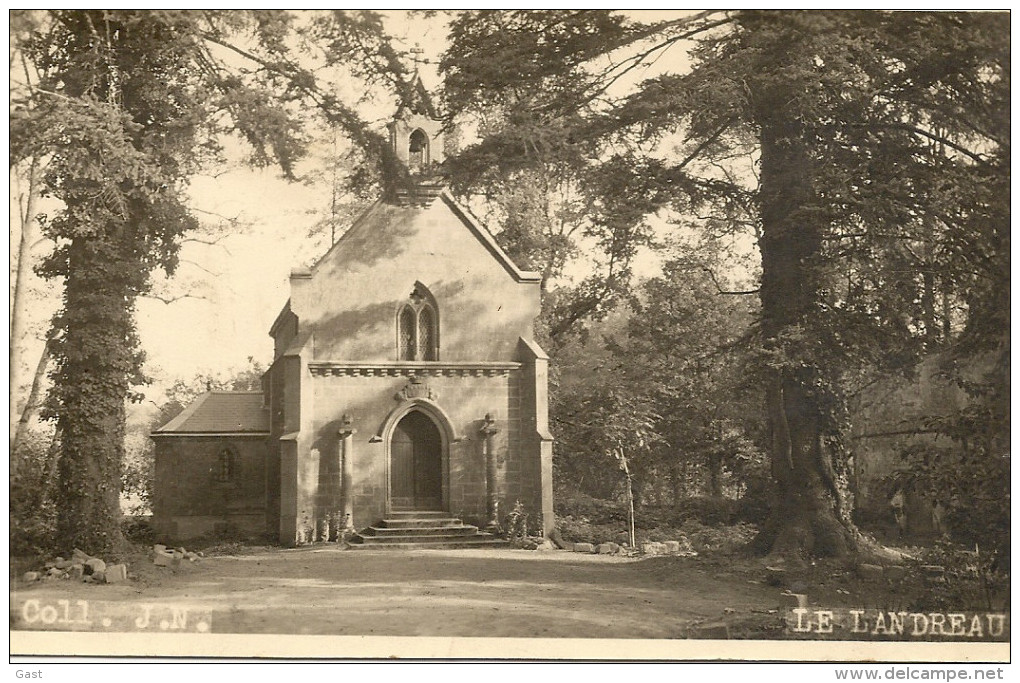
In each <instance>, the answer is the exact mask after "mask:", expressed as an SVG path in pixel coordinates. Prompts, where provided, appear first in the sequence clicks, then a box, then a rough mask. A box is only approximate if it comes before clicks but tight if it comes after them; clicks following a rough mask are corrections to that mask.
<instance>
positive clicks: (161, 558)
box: [152, 553, 174, 567]
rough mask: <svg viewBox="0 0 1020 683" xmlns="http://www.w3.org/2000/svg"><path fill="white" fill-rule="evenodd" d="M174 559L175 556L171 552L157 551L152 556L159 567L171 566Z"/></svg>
mask: <svg viewBox="0 0 1020 683" xmlns="http://www.w3.org/2000/svg"><path fill="white" fill-rule="evenodd" d="M173 561H174V556H173V555H171V554H170V553H156V555H155V556H154V557H153V558H152V562H153V564H155V565H156V566H157V567H169V566H170V565H171V564H173Z"/></svg>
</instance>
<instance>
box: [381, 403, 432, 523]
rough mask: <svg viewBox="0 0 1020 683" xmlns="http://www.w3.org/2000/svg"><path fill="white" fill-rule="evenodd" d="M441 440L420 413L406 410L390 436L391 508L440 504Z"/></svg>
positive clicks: (404, 508)
mask: <svg viewBox="0 0 1020 683" xmlns="http://www.w3.org/2000/svg"><path fill="white" fill-rule="evenodd" d="M442 450H443V442H442V438H441V437H440V435H439V429H438V428H436V425H435V423H433V422H432V420H431V419H429V417H428V416H427V415H425V414H423V413H419V412H412V413H408V414H407V415H406V416H405V417H404V418H403V419H401V420H400V422H398V423H397V426H396V428H394V430H393V436H392V438H391V440H390V506H391V507H392V508H393V509H394V510H439V509H441V508H442V504H443V500H442V498H443V487H442V481H443V479H442V478H443V458H442Z"/></svg>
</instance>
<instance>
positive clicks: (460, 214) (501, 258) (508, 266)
mask: <svg viewBox="0 0 1020 683" xmlns="http://www.w3.org/2000/svg"><path fill="white" fill-rule="evenodd" d="M433 201H442V202H443V203H444V204H445V205H446V206H447V207H448V208H449V209H450V211H451V212H452V213H453V214H454V215H455V216H456V217H457V218H458V219H459V220H460V222H461V223H462V224H463V225H464V226H465V227H467V228H468V230H469V232H470V233H471V234H472V235H473V236H474V237H475V239H477V240H478V241H479V242H480V243H481V244H482V246H484V247H485V248H486V249H487V250H488V251H489V253H490V254H491V255H492V257H493V258H495V259H496V261H497V262H498V263H499V264H500V265H501V266H503V268H504V269H505V270H506V271H507V272H508V273H509V274H510V275H511V276H512V277H513V279H514V280H515V281H517V282H541V281H542V274H541V273H538V272H534V271H530V270H521V269H520V268H518V267H517V265H516V264H515V263H514V262H513V261H512V260H511V259H510V256H509V255H508V254H507V253H506V252H505V251H503V248H502V247H500V246H499V244H498V243H497V242H496V239H495V238H494V237H493V236H492V233H490V232H489V231H488V229H486V228H485V226H483V225H482V224H481V223H480V222H479V221H478V219H476V218H475V217H474V216H472V215H471V212H470V211H469V210H468V209H467V208H466V207H464V206H461V205H460V204H459V203H457V200H456V199H454V198H453V195H451V194H450V192H449V191H448V190H446V189H443V190H442V192H440V193H439V195H438V197H437V198H436V199H435V200H433ZM395 206H398V205H396V204H394V203H393V202H391V201H387V200H383V199H380V200H378V201H377V202H375V204H373V205H372V206H371V207H369V209H368V210H367V211H365V213H363V214H361V216H360V217H359V218H358V219H357V220H356V221H354V224H353V225H351V227H350V228H349V229H348V230H347V231H346V232H344V234H343V235H341V236H340V239H338V240H337V241H336V242H335V243H334V244H333V246H332V247H330V248H329V250H328V251H327V252H326V253H325V254H323V255H322V257H321V258H320V259H319V260H318V261H317V262H316V263H315V265H314V266H312V271H313V272H314V271H315V270H316V269H318V268H319V266H320V265H321V264H323V263H325V262H326V260H327V259H328V258H329V256H330V254H332V253H333V251H334V250H335V249H339V248H341V245H343V244H344V243H345V242H346V241H347V240H348V239H349V238H350V236H351V235H353V234H355V232H356V231H357V230H358V229H359V228H362V227H371V226H372V225H373V224H375V223H379V224H382V223H384V222H386V221H389V220H392V216H391V215H388V214H387V213H386V211H387V210H388V209H389V210H392V208H393V207H395ZM398 208H399V210H403V211H408V212H411V211H416V210H418V211H420V210H424V208H425V207H408V206H399V207H398ZM281 315H282V312H281Z"/></svg>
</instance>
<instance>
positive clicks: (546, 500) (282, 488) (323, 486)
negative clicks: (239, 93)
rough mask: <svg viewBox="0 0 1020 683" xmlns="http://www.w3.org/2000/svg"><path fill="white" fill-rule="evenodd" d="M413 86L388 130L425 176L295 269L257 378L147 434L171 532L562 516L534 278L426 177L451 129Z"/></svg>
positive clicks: (306, 533) (547, 526)
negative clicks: (516, 513) (257, 386)
mask: <svg viewBox="0 0 1020 683" xmlns="http://www.w3.org/2000/svg"><path fill="white" fill-rule="evenodd" d="M415 91H416V94H417V98H416V100H415V102H413V103H412V104H411V105H410V106H406V107H402V108H401V109H400V110H399V111H398V113H397V116H396V118H395V120H394V122H393V123H392V124H391V126H390V140H391V144H393V146H394V150H395V151H396V153H397V156H398V158H400V159H401V161H403V162H404V163H406V164H407V166H408V169H409V170H410V171H411V173H412V177H413V178H415V179H417V181H418V182H417V184H416V186H415V187H414V188H413V189H410V190H406V191H402V192H398V193H396V194H394V195H393V196H391V197H387V198H384V199H382V200H379V201H378V202H376V203H375V204H374V205H373V206H372V207H371V208H370V209H369V210H368V211H367V212H366V213H365V214H364V215H362V216H361V217H360V218H359V219H358V220H357V221H356V222H355V223H354V225H353V226H352V227H351V228H350V229H349V230H348V231H347V232H346V233H345V234H344V235H343V237H342V238H340V240H338V241H337V242H336V244H334V245H333V246H332V248H331V249H330V250H329V251H328V252H327V253H326V254H325V256H323V257H322V258H321V259H320V260H319V262H318V263H316V264H315V265H314V266H313V267H312V268H310V269H308V270H295V271H292V273H291V276H290V288H291V293H290V300H289V301H288V302H287V304H286V305H285V306H284V307H283V310H282V311H281V312H280V314H279V315H278V316H277V318H276V321H275V322H274V323H273V325H272V328H271V329H270V331H269V334H270V335H271V336H272V338H273V340H274V354H273V357H274V360H273V363H272V365H271V366H270V368H269V370H268V371H267V372H266V374H265V376H264V377H263V390H262V392H209V393H207V394H205V395H203V396H201V397H199V398H198V399H197V400H196V401H195V402H194V403H193V404H192V405H190V406H189V407H188V408H187V409H186V410H185V411H184V412H183V413H181V415H179V416H178V417H176V418H174V420H172V421H170V422H169V423H167V424H166V425H164V426H163V427H161V428H159V429H158V430H156V431H154V432H153V434H152V436H153V438H154V440H155V443H156V472H155V485H154V496H153V512H154V518H155V521H156V524H157V527H158V528H159V530H160V531H161V532H162V533H164V534H166V535H168V536H170V537H176V538H187V537H190V536H198V535H202V534H206V533H210V532H215V531H216V530H217V529H219V528H221V527H223V526H228V525H229V526H233V527H235V528H238V529H241V530H243V531H245V532H249V533H263V532H265V533H269V534H270V535H272V536H273V537H277V538H279V540H280V542H281V543H283V544H284V545H294V544H296V543H300V542H302V541H303V540H311V538H312V537H314V536H315V535H316V532H317V530H319V529H321V528H322V526H323V522H324V521H327V520H328V521H329V522H331V523H332V526H333V529H334V533H335V529H336V528H337V526H338V525H339V526H340V527H341V528H344V529H350V530H363V529H366V527H373V525H377V524H379V523H380V520H384V519H387V518H392V517H395V516H397V517H403V518H408V517H414V516H415V515H416V514H418V513H422V514H423V515H425V516H426V517H428V516H432V517H433V518H440V517H442V518H456V519H458V520H463V522H466V523H467V524H470V525H475V526H477V527H479V528H485V527H489V528H491V527H493V526H494V525H495V523H496V522H498V521H501V520H502V519H503V516H504V515H505V514H506V513H507V512H508V511H509V510H510V509H511V508H512V507H513V506H514V504H515V502H516V501H518V500H519V501H520V502H521V503H522V504H523V505H524V507H525V509H526V510H527V511H528V513H529V515H530V516H531V518H532V519H536V518H540V519H541V523H542V527H543V531H544V532H545V533H549V532H550V531H551V530H552V527H553V525H554V518H553V506H552V437H551V435H550V434H549V427H548V396H547V367H548V357H547V356H546V355H545V353H544V352H543V351H542V349H541V348H540V347H539V346H538V344H537V343H536V342H535V340H534V330H533V324H534V321H535V318H536V317H537V316H538V314H539V307H540V299H539V297H540V277H539V275H538V274H537V273H532V272H526V271H522V270H520V269H519V268H517V267H516V266H515V265H514V264H513V263H512V262H511V260H510V259H509V257H508V256H507V255H506V253H505V252H504V251H503V250H502V249H501V248H500V247H499V245H498V244H497V243H496V242H495V240H494V239H493V238H492V236H491V235H490V234H489V232H488V231H487V230H486V229H485V228H484V227H483V226H481V225H480V224H479V223H478V222H477V221H476V220H475V219H474V218H473V217H472V216H471V215H470V213H469V212H468V211H467V210H466V209H465V208H463V207H461V206H460V205H458V203H457V202H456V201H455V200H454V198H453V197H452V196H451V195H450V194H449V193H448V192H447V191H446V190H444V189H443V186H442V184H441V183H440V182H438V181H436V180H435V179H432V178H430V176H429V169H430V167H433V166H434V164H436V163H438V162H441V161H442V160H443V139H442V138H443V134H442V130H441V125H440V122H439V121H438V120H437V117H436V116H435V112H434V110H433V109H432V106H431V103H430V102H429V100H428V96H427V94H426V93H425V91H424V88H423V87H422V85H421V81H420V80H416V81H415ZM382 526H385V524H383V525H382ZM391 526H392V524H391ZM369 533H373V532H372V531H369ZM310 534H311V536H310Z"/></svg>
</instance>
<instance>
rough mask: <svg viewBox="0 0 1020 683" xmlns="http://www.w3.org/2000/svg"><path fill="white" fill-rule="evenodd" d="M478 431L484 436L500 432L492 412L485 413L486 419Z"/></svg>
mask: <svg viewBox="0 0 1020 683" xmlns="http://www.w3.org/2000/svg"><path fill="white" fill-rule="evenodd" d="M478 431H479V432H480V433H481V434H483V435H484V436H492V435H493V434H496V433H497V432H499V427H497V426H496V421H495V420H493V419H492V413H486V414H485V421H484V422H482V426H481V427H480V428H479V429H478Z"/></svg>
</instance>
